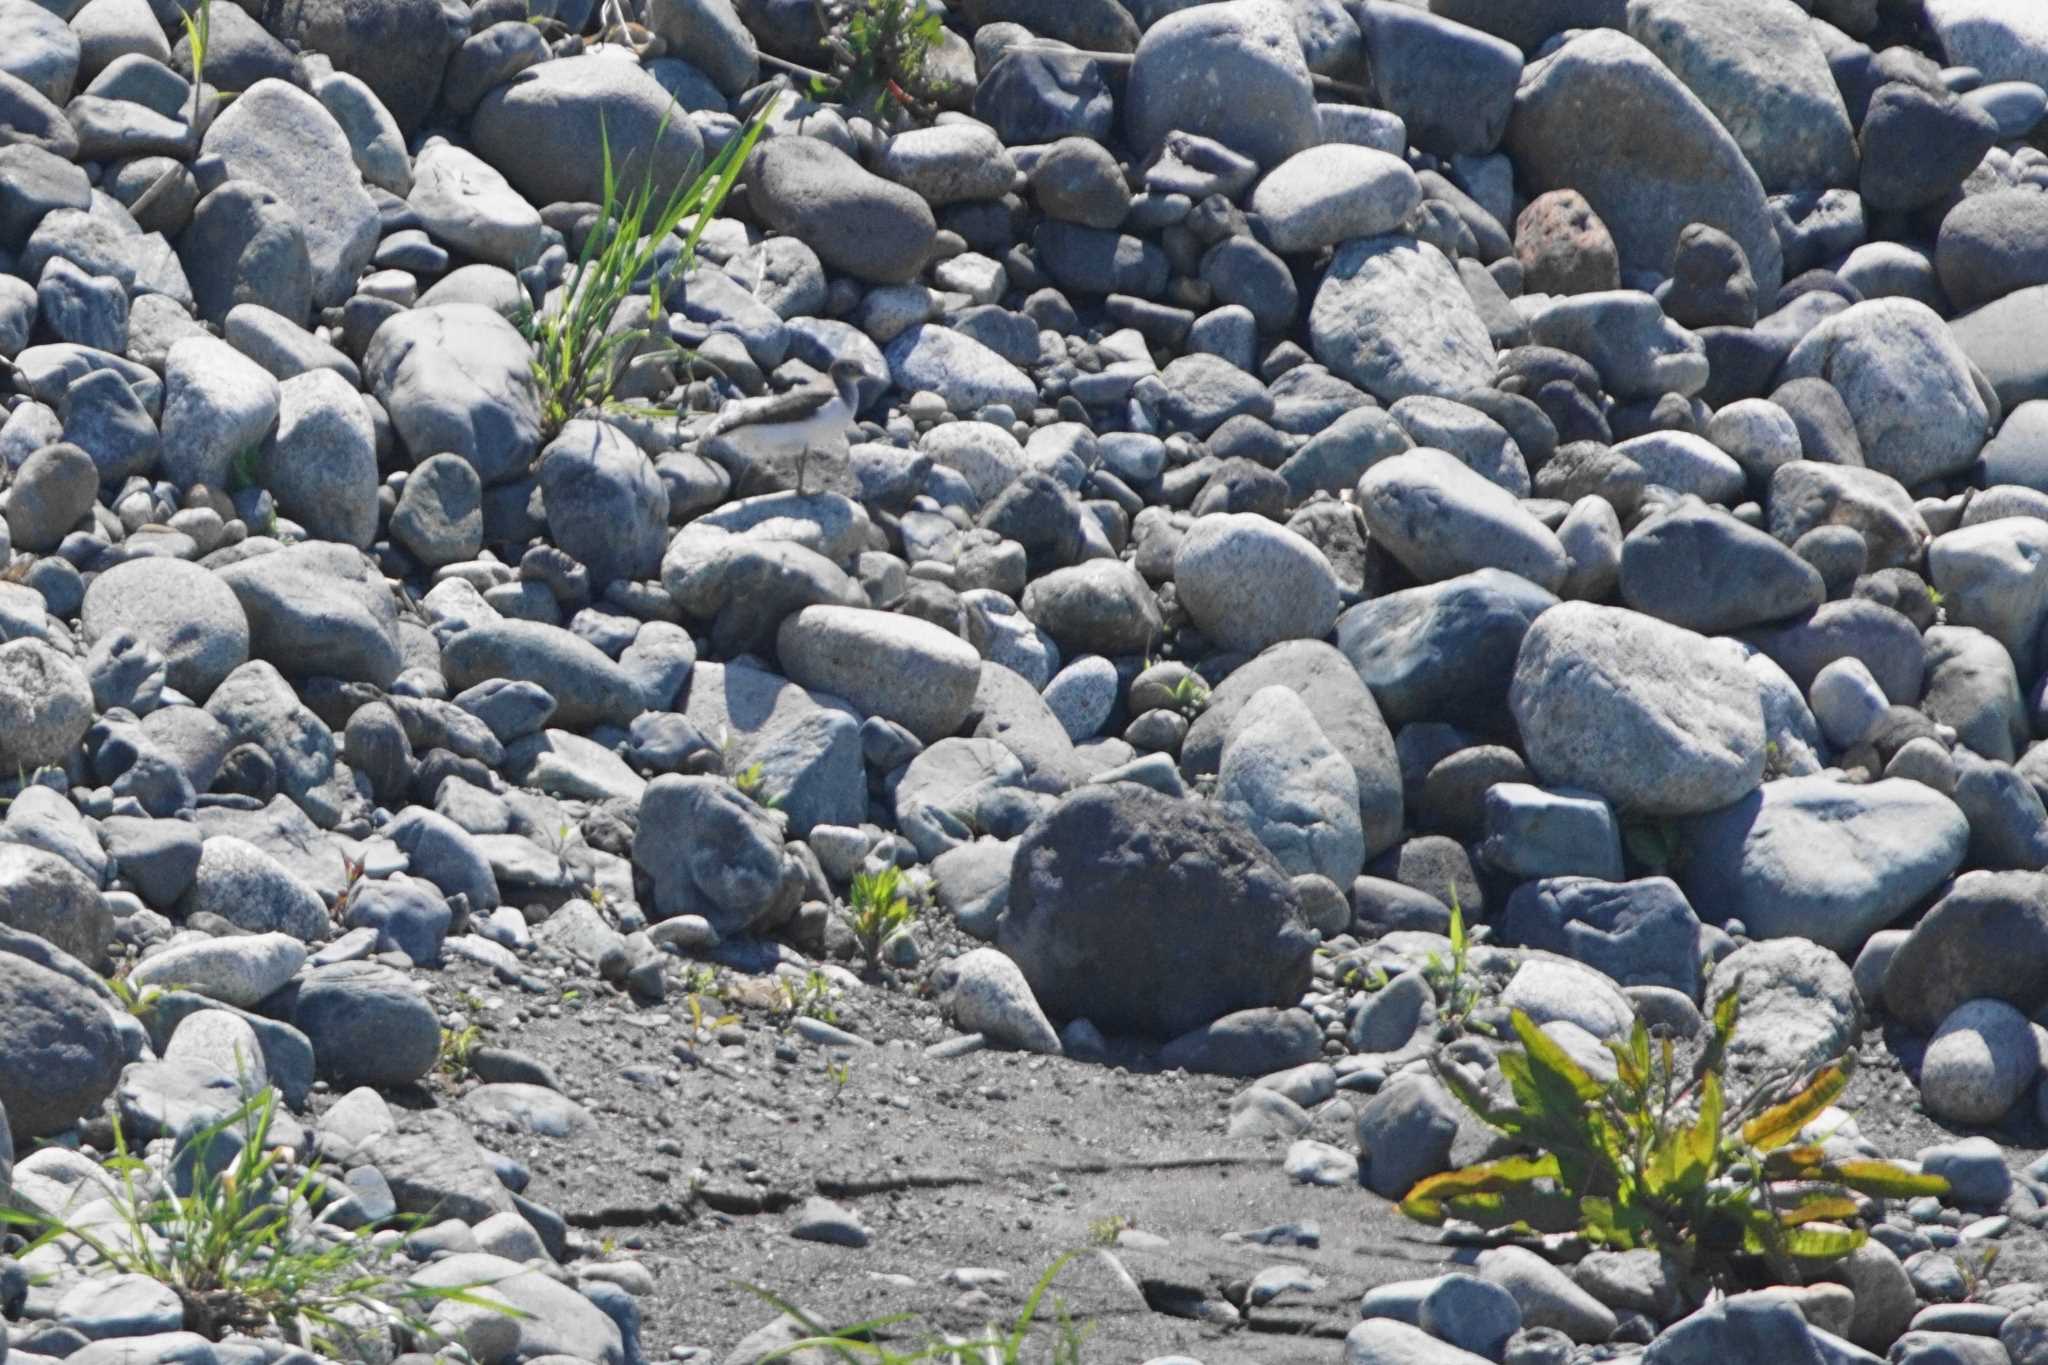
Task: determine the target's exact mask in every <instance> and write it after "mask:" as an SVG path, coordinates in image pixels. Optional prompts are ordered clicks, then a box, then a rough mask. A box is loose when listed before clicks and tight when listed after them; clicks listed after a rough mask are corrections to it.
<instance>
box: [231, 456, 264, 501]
mask: <svg viewBox="0 0 2048 1365" xmlns="http://www.w3.org/2000/svg"><path fill="white" fill-rule="evenodd" d="M262 486H263V447H261V446H246V447H244V448H243V449H241V450H239V451H237V452H236V453H235V458H234V459H233V460H231V461H229V463H228V486H227V492H228V494H229V495H230V496H232V495H234V494H236V493H244V492H247V491H248V490H249V489H251V488H261V487H262Z"/></svg>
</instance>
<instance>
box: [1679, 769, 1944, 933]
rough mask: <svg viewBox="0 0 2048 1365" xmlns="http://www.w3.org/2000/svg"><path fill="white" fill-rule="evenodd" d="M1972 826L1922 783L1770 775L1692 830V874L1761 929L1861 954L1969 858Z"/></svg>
mask: <svg viewBox="0 0 2048 1365" xmlns="http://www.w3.org/2000/svg"><path fill="white" fill-rule="evenodd" d="M1969 843H1970V825H1969V821H1968V820H1966V819H1965V818H1964V816H1963V813H1962V811H1961V810H1959V809H1957V807H1956V804H1955V802H1953V801H1951V800H1949V799H1948V798H1947V797H1946V796H1943V795H1942V794H1941V793H1939V792H1937V791H1935V790H1934V789H1933V788H1931V787H1926V786H1922V785H1921V784H1920V783H1918V782H1909V781H1906V780H1904V779H1900V778H1889V779H1886V780H1884V781H1882V782H1872V783H1869V784H1867V785H1863V786H1853V785H1850V784H1848V783H1845V782H1837V781H1834V780H1833V779H1831V778H1827V777H1821V776H1814V777H1788V778H1783V779H1780V780H1779V781H1776V782H1770V783H1766V784H1765V785H1764V786H1762V787H1760V788H1758V789H1757V790H1756V791H1754V792H1752V793H1750V794H1749V795H1748V796H1746V797H1744V798H1743V799H1742V800H1740V801H1738V802H1736V803H1735V804H1734V805H1732V806H1729V807H1728V808H1726V809H1725V810H1719V811H1715V812H1713V813H1712V814H1710V815H1705V816H1702V817H1700V818H1699V819H1698V820H1696V821H1693V822H1692V823H1691V824H1690V825H1689V826H1688V828H1687V831H1686V835H1685V846H1686V851H1687V854H1688V857H1687V860H1686V865H1685V870H1684V873H1683V882H1684V885H1685V890H1686V895H1687V896H1689V897H1690V898H1691V900H1692V902H1693V904H1695V905H1699V906H1704V907H1706V909H1707V911H1708V913H1709V914H1710V915H1712V916H1713V917H1714V918H1715V919H1716V920H1721V919H1739V920H1741V921H1742V923H1743V924H1744V925H1745V926H1746V927H1747V928H1748V930H1749V934H1750V937H1752V938H1759V939H1763V938H1804V939H1811V940H1812V941H1813V942H1815V943H1819V944H1822V945H1823V946H1825V947H1829V948H1832V949H1834V950H1835V951H1836V952H1838V953H1841V954H1842V955H1844V956H1845V957H1850V956H1854V954H1855V952H1856V950H1857V949H1858V948H1860V947H1861V946H1862V944H1863V940H1864V939H1866V938H1868V937H1869V936H1870V935H1871V934H1872V933H1874V932H1876V931H1877V930H1879V929H1882V928H1884V927H1885V926H1886V925H1888V924H1891V923H1892V922H1893V921H1895V920H1897V919H1899V918H1900V917H1901V916H1903V915H1905V914H1907V913H1908V912H1909V911H1911V910H1913V909H1914V908H1915V907H1917V906H1919V905H1920V904H1921V902H1923V901H1924V900H1925V899H1926V898H1927V897H1928V895H1929V894H1931V893H1932V892H1933V891H1934V889H1935V888H1936V887H1938V886H1940V885H1941V884H1942V883H1943V882H1944V881H1946V880H1948V878H1949V877H1951V876H1953V875H1954V873H1955V871H1956V869H1957V868H1958V867H1960V866H1962V862H1963V854H1964V853H1965V852H1966V851H1967V849H1968V848H1969Z"/></svg>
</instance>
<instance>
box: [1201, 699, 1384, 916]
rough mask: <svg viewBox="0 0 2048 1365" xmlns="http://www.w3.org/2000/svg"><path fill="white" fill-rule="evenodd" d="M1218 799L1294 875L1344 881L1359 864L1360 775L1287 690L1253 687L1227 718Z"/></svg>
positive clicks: (1361, 844)
mask: <svg viewBox="0 0 2048 1365" xmlns="http://www.w3.org/2000/svg"><path fill="white" fill-rule="evenodd" d="M1216 798H1217V800H1219V801H1221V802H1222V803H1223V804H1224V805H1225V806H1227V807H1228V808H1230V809H1231V810H1232V811H1233V812H1235V813H1236V814H1237V816H1238V817H1239V818H1240V819H1242V820H1243V821H1244V822H1245V823H1246V824H1247V825H1249V826H1250V827H1251V831H1252V833H1253V834H1254V835H1255V836H1257V838H1258V840H1259V842H1260V843H1262V844H1264V845H1265V846H1266V848H1267V851H1269V852H1270V853H1272V855H1273V856H1274V858H1276V859H1277V860H1278V861H1279V863H1280V866H1281V867H1282V868H1284V869H1286V870H1287V872H1288V873H1290V874H1291V875H1294V876H1301V875H1304V874H1307V873H1317V874H1319V875H1321V876H1324V877H1328V878H1329V879H1330V880H1331V881H1333V882H1335V883H1336V884H1337V885H1338V886H1346V887H1348V886H1350V885H1351V882H1352V879H1353V878H1355V877H1356V876H1358V874H1359V872H1360V871H1361V870H1362V869H1363V868H1364V866H1365V836H1364V834H1363V832H1362V831H1361V830H1360V828H1359V823H1358V778H1357V777H1356V776H1355V775H1354V774H1353V773H1352V771H1351V765H1350V763H1349V762H1348V761H1347V760H1346V759H1345V757H1344V755H1343V754H1341V753H1339V752H1338V751H1337V748H1336V746H1335V745H1333V744H1331V743H1330V741H1329V740H1328V739H1327V738H1325V737H1324V735H1323V731H1322V727H1321V726H1319V725H1317V724H1316V719H1315V716H1314V715H1313V714H1312V713H1311V712H1310V711H1309V709H1308V704H1307V703H1306V702H1304V701H1303V700H1302V699H1301V698H1300V697H1299V696H1298V695H1297V694H1296V693H1295V692H1294V690H1293V689H1292V688H1289V687H1287V686H1285V685H1284V684H1279V683H1276V684H1274V685H1273V686H1271V687H1264V688H1261V689H1259V690H1258V691H1257V692H1255V693H1253V694H1252V695H1251V697H1250V698H1248V699H1247V700H1246V702H1245V704H1244V706H1243V707H1242V708H1241V709H1240V710H1239V711H1238V713H1237V719H1236V720H1235V721H1233V722H1232V723H1231V726H1230V736H1229V738H1228V739H1227V740H1226V741H1225V743H1224V746H1223V758H1222V761H1221V762H1220V763H1219V764H1218V765H1217V770H1216Z"/></svg>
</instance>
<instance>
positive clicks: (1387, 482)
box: [1358, 449, 1571, 592]
mask: <svg viewBox="0 0 2048 1365" xmlns="http://www.w3.org/2000/svg"><path fill="white" fill-rule="evenodd" d="M1358 503H1359V507H1360V508H1361V510H1363V512H1364V513H1365V524H1366V526H1367V527H1368V528H1369V529H1370V530H1371V532H1372V538H1373V540H1374V541H1375V542H1376V543H1377V544H1379V545H1380V546H1382V547H1383V548H1384V549H1385V550H1386V551H1387V553H1388V554H1390V555H1392V556H1393V557H1394V558H1395V559H1397V560H1399V561H1400V563H1401V566H1402V567H1403V568H1405V569H1407V570H1408V572H1410V573H1412V574H1414V575H1415V577H1417V578H1418V579H1421V580H1422V581H1423V582H1425V583H1435V582H1441V581H1442V580H1444V579H1447V578H1456V577H1458V576H1460V575H1462V574H1468V573H1471V572H1472V571H1474V570H1476V569H1505V570H1507V571H1508V572H1509V573H1513V574H1517V575H1519V576H1520V577H1522V578H1525V579H1527V580H1528V581H1530V582H1531V583H1534V584H1536V585H1537V586H1538V587H1540V588H1543V589H1544V590H1546V591H1549V592H1555V591H1556V590H1557V589H1558V588H1559V587H1561V586H1562V585H1563V583H1564V580H1565V575H1566V574H1567V573H1568V572H1569V571H1570V569H1571V562H1570V560H1569V559H1568V558H1567V557H1566V555H1565V552H1564V546H1563V545H1561V544H1559V543H1558V539H1557V536H1556V534H1555V533H1554V532H1552V531H1551V530H1550V528H1549V527H1547V526H1545V525H1544V524H1543V523H1542V522H1540V521H1538V520H1536V518H1535V517H1534V516H1532V515H1530V513H1529V512H1528V511H1527V510H1526V509H1525V508H1524V507H1523V506H1522V504H1521V502H1520V500H1519V499H1517V498H1516V497H1515V495H1514V494H1512V493H1510V492H1508V491H1507V490H1506V489H1504V488H1502V487H1501V486H1500V485H1498V484H1496V483H1493V482H1492V481H1490V480H1488V479H1487V478H1485V477H1484V476H1482V475H1479V474H1476V473H1474V472H1473V471H1472V469H1471V468H1470V467H1469V466H1467V465H1466V464H1465V463H1464V462H1463V461H1462V460H1460V459H1458V458H1457V457H1456V456H1455V455H1451V454H1449V453H1448V452H1445V451H1441V450H1427V449H1423V450H1411V451H1408V452H1407V453H1405V454H1401V455H1396V456H1394V457H1393V458H1392V459H1389V460H1382V461H1380V463H1378V464H1376V465H1374V466H1373V467H1372V468H1371V469H1368V470H1367V471H1366V472H1365V477H1364V478H1362V479H1360V480H1359V481H1358Z"/></svg>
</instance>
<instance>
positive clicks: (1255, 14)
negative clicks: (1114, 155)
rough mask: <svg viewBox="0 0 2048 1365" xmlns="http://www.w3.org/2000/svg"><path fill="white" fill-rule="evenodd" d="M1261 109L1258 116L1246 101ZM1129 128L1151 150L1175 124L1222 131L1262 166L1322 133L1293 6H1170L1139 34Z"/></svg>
mask: <svg viewBox="0 0 2048 1365" xmlns="http://www.w3.org/2000/svg"><path fill="white" fill-rule="evenodd" d="M1247 109H1256V110H1258V111H1259V113H1258V117H1256V118H1247V117H1245V111H1246V110H1247ZM1124 129H1125V131H1126V132H1127V133H1128V134H1129V135H1130V139H1131V142H1132V144H1133V145H1135V146H1136V147H1137V148H1138V149H1139V150H1140V151H1141V152H1150V151H1152V150H1154V149H1155V148H1157V147H1158V146H1159V145H1160V143H1161V142H1163V141H1164V140H1165V139H1166V135H1167V134H1168V133H1172V132H1182V133H1193V134H1195V135H1196V136H1198V137H1208V138H1214V139H1215V140H1216V141H1218V142H1221V143H1223V144H1224V145H1225V146H1227V147H1231V148H1234V149H1235V150H1237V151H1240V152H1243V153H1244V154H1245V155H1246V156H1248V157H1250V158H1252V160H1254V161H1256V162H1258V163H1259V164H1260V165H1262V166H1267V167H1272V166H1277V165H1279V164H1280V163H1281V162H1282V161H1285V160H1286V159H1287V158H1288V157H1290V156H1293V155H1294V154H1295V153H1296V152H1299V151H1301V150H1302V149H1304V148H1306V147H1311V146H1314V145H1315V144H1316V143H1317V142H1319V141H1320V140H1321V138H1322V127H1321V122H1320V120H1319V119H1318V118H1317V115H1316V100H1315V88H1314V86H1312V85H1311V84H1310V82H1309V73H1308V64H1307V62H1306V61H1304V60H1303V58H1302V55H1301V42H1300V40H1299V39H1298V38H1297V37H1296V36H1295V31H1294V26H1293V24H1292V23H1290V22H1289V21H1288V17H1287V13H1286V11H1285V10H1284V9H1283V8H1281V7H1280V6H1277V5H1268V4H1263V3H1259V2H1258V0H1226V3H1222V4H1212V5H1198V6H1196V7H1195V8H1193V9H1187V10H1182V11H1180V12H1179V13H1177V14H1170V15H1168V16H1167V17H1165V18H1164V19H1161V20H1159V21H1158V22H1157V23H1155V24H1153V25H1152V27H1151V28H1150V29H1148V30H1147V31H1146V33H1145V37H1144V39H1143V40H1142V41H1141V42H1140V43H1139V44H1138V53H1137V59H1136V61H1135V62H1134V63H1133V64H1132V67H1131V76H1130V85H1129V88H1128V90H1127V91H1126V93H1125V96H1124Z"/></svg>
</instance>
